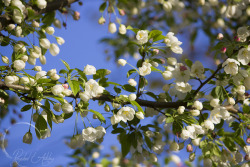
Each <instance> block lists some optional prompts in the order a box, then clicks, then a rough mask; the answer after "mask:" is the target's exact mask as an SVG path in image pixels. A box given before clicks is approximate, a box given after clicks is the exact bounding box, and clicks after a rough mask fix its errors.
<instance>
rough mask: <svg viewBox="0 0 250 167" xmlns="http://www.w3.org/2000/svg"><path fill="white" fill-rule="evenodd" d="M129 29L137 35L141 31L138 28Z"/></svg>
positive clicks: (128, 27) (129, 27)
mask: <svg viewBox="0 0 250 167" xmlns="http://www.w3.org/2000/svg"><path fill="white" fill-rule="evenodd" d="M127 29H128V30H132V31H133V32H134V33H136V34H137V32H138V31H139V29H138V28H133V27H131V26H127Z"/></svg>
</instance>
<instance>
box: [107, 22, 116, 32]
mask: <svg viewBox="0 0 250 167" xmlns="http://www.w3.org/2000/svg"><path fill="white" fill-rule="evenodd" d="M108 29H109V32H110V33H111V34H114V33H115V32H116V31H117V28H116V25H115V23H109V28H108Z"/></svg>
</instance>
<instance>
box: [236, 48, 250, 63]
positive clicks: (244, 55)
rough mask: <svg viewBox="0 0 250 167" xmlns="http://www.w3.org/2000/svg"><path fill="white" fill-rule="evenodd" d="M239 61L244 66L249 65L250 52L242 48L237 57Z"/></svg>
mask: <svg viewBox="0 0 250 167" xmlns="http://www.w3.org/2000/svg"><path fill="white" fill-rule="evenodd" d="M237 58H238V61H239V62H241V64H243V65H247V64H248V63H249V62H250V50H248V49H247V48H242V49H240V50H239V53H238V55H237Z"/></svg>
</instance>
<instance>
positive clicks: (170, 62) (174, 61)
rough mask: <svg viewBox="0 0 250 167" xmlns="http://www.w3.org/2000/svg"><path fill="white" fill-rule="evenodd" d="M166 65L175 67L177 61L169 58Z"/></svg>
mask: <svg viewBox="0 0 250 167" xmlns="http://www.w3.org/2000/svg"><path fill="white" fill-rule="evenodd" d="M167 63H168V64H169V65H172V66H174V65H176V63H177V59H176V58H174V57H169V58H168V59H167Z"/></svg>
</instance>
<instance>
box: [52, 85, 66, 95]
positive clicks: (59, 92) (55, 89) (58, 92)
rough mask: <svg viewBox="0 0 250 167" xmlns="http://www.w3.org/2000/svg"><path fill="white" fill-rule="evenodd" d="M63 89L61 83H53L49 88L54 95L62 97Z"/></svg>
mask: <svg viewBox="0 0 250 167" xmlns="http://www.w3.org/2000/svg"><path fill="white" fill-rule="evenodd" d="M63 91H64V87H63V86H62V85H55V86H53V87H52V88H51V92H52V93H53V94H54V95H55V96H62V97H63V94H62V92H63Z"/></svg>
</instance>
